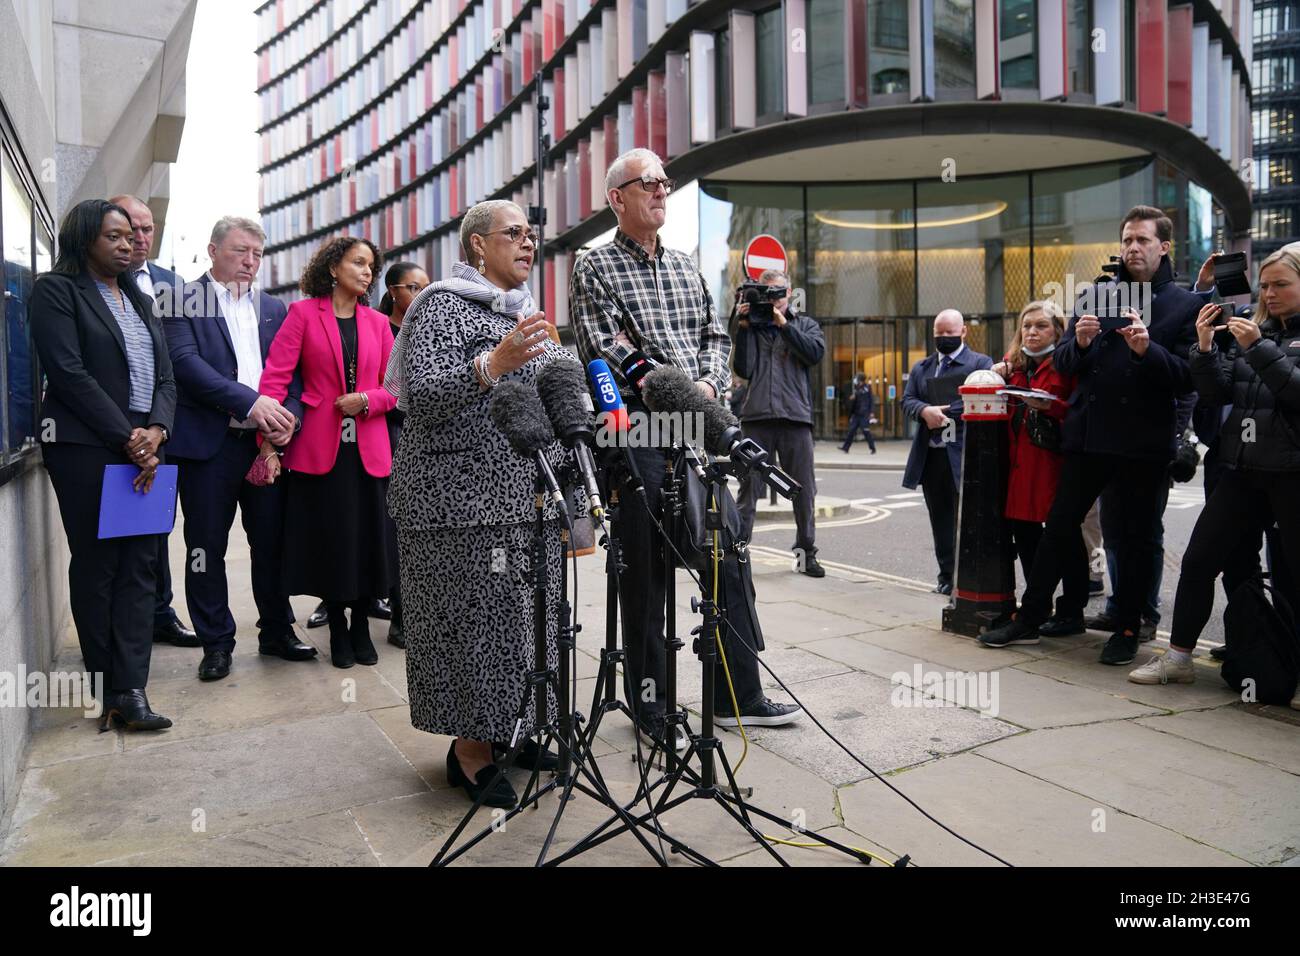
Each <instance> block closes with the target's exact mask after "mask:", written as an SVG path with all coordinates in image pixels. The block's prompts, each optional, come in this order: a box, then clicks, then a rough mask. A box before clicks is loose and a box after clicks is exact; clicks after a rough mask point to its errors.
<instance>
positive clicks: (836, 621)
mask: <svg viewBox="0 0 1300 956" xmlns="http://www.w3.org/2000/svg"><path fill="white" fill-rule="evenodd" d="M759 621H760V622H761V624H762V625H763V640H764V642H765V643H771V644H778V645H779V644H784V645H797V644H803V643H805V642H807V641H820V640H822V639H824V638H827V637H840V636H842V635H845V634H857V633H858V632H860V631H862V630H863V629H864V628H866V627H868V626H869V625H866V624H864V623H863V622H862V621H861V620H858V619H856V618H852V617H849V616H847V615H844V614H837V613H835V612H833V611H827V610H825V609H823V608H821V607H817V606H815V605H810V604H806V603H804V602H803V601H772V602H769V603H766V604H763V605H762V606H761V607H760V608H759Z"/></svg>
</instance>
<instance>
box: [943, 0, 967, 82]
mask: <svg viewBox="0 0 1300 956" xmlns="http://www.w3.org/2000/svg"><path fill="white" fill-rule="evenodd" d="M934 84H935V88H936V89H940V90H973V89H974V88H975V3H974V0H934Z"/></svg>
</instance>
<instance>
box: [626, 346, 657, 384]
mask: <svg viewBox="0 0 1300 956" xmlns="http://www.w3.org/2000/svg"><path fill="white" fill-rule="evenodd" d="M657 368H659V363H658V362H656V361H655V360H654V359H652V358H651V357H650V356H648V355H646V354H645V353H644V352H642V351H641V350H640V349H636V350H635V351H634V352H632V354H631V355H629V356H628V357H627V358H625V359H624V360H623V366H622V368H621V369H620V371H621V372H622V373H623V378H624V379H625V380H626V381H627V384H628V385H630V386H631V387H632V391H634V392H636V393H637V394H638V395H640V394H641V382H642V380H643V379H644V378H645V377H646V376H647V375H649V374H650V373H651V372H653V371H654V370H655V369H657Z"/></svg>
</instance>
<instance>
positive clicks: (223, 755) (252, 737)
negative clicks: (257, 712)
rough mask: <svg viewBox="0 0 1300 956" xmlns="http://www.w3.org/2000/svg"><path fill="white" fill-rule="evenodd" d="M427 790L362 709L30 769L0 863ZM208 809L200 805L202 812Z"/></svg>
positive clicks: (248, 824) (109, 855)
mask: <svg viewBox="0 0 1300 956" xmlns="http://www.w3.org/2000/svg"><path fill="white" fill-rule="evenodd" d="M425 790H427V787H426V785H425V783H424V781H422V780H421V779H420V777H419V776H418V775H417V774H416V773H415V772H414V771H413V770H412V769H411V767H410V766H409V764H407V763H406V761H405V760H403V759H402V757H401V755H400V754H399V753H398V752H397V751H396V750H395V749H394V748H393V747H391V746H390V745H389V744H388V740H387V738H386V737H385V736H384V735H383V733H382V732H381V731H380V730H379V728H378V726H377V725H376V724H375V723H374V722H373V721H372V720H371V719H370V718H369V717H368V716H366V715H365V714H339V715H336V716H331V717H318V718H315V719H312V720H303V721H299V722H297V723H293V724H271V725H267V726H260V727H252V728H248V729H245V730H237V731H232V732H230V733H225V734H218V735H214V736H209V737H200V738H196V739H193V740H181V741H177V742H176V743H175V744H172V745H169V746H159V747H156V748H141V749H139V750H136V751H133V752H128V753H124V754H121V755H110V756H105V757H89V758H86V759H84V760H76V761H69V762H65V763H60V764H55V765H53V766H50V767H42V768H37V769H34V770H29V771H28V772H27V773H26V775H25V777H24V780H23V786H22V790H21V791H20V793H19V795H18V801H17V805H16V807H15V810H14V816H13V825H12V829H11V832H10V833H9V835H8V837H7V839H6V841H5V844H4V849H3V851H0V862H3V863H5V864H8V865H22V864H27V863H39V864H42V865H68V866H76V865H85V864H89V863H95V862H98V861H101V860H109V859H115V858H119V857H122V856H128V855H131V854H134V853H139V852H146V851H151V850H162V849H165V848H166V847H168V846H170V845H174V844H184V843H186V842H188V841H189V840H190V839H192V837H193V835H194V826H195V825H196V821H198V820H201V821H202V824H203V827H204V829H203V831H202V832H203V833H204V834H205V835H207V836H220V835H223V834H228V833H234V832H238V831H241V830H248V829H253V828H258V827H265V826H271V825H275V824H280V823H287V822H290V821H293V820H298V819H301V818H303V817H305V816H312V815H315V814H317V813H322V812H325V811H327V810H335V809H343V808H346V807H350V806H353V805H355V804H358V803H366V802H372V801H374V800H379V799H383V798H386V797H393V796H400V795H402V794H407V793H413V792H422V791H425ZM200 811H201V813H200Z"/></svg>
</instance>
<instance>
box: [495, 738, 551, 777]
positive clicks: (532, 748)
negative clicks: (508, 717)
mask: <svg viewBox="0 0 1300 956" xmlns="http://www.w3.org/2000/svg"><path fill="white" fill-rule="evenodd" d="M509 752H510V748H509V747H507V746H506V745H505V744H497V743H494V744H493V745H492V757H493V759H494V760H500V759H501V758H502V757H504V756H505V755H506V754H508V753H509ZM515 766H516V767H519V768H521V769H523V770H540V771H542V772H543V773H555V771H557V770H559V769H560V758H559V755H558V754H553V753H551V752H550V751H549V750H547V751H543V750H542V748H541V747H539V746H537V741H536V740H533V739H532V738H531V737H530V738H529V739H528V740H527V741H525V742H524V745H523V746H522V747H520V748H519V753H517V754H515Z"/></svg>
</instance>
